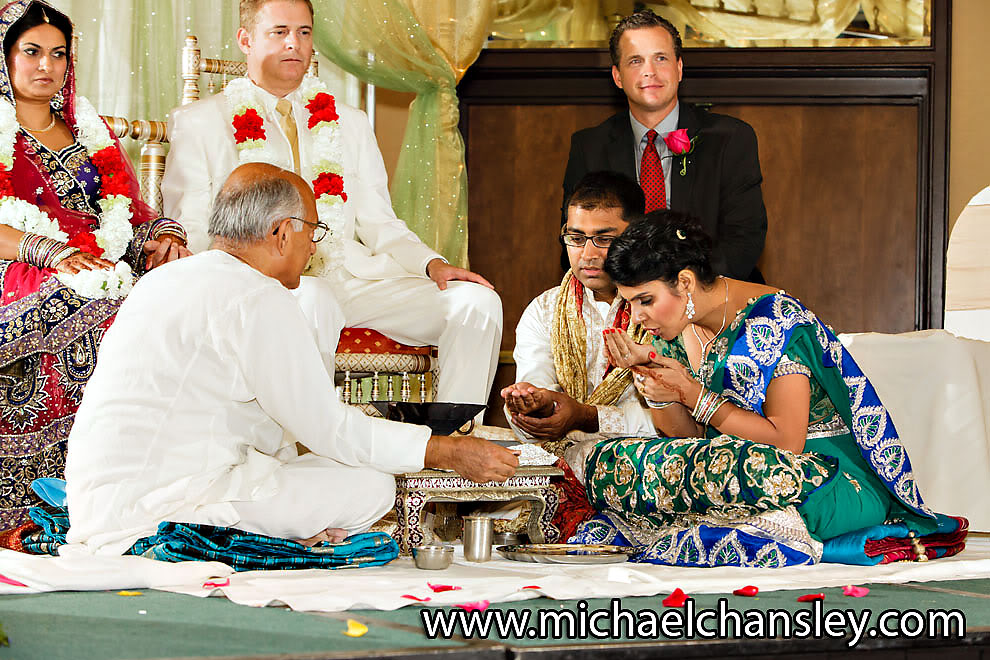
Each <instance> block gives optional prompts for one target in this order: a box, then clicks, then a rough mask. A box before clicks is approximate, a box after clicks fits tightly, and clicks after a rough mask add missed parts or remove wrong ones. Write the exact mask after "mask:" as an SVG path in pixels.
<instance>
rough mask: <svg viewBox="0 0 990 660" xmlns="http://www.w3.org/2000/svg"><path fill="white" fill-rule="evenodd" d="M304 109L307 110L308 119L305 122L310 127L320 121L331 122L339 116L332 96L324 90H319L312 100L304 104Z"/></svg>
mask: <svg viewBox="0 0 990 660" xmlns="http://www.w3.org/2000/svg"><path fill="white" fill-rule="evenodd" d="M306 109H307V110H309V121H308V122H307V123H308V125H309V128H310V129H312V128H313V127H314V126H316V125H317V124H319V123H320V122H322V121H326V122H331V121H337V120H338V119H339V118H340V116H339V115H338V114H337V104H336V102H335V101H334V98H333V96H331V95H330V94H327V93H326V92H320V93H319V94H317V95H316V96H314V97H313V100H312V101H310V102H309V103H307V104H306Z"/></svg>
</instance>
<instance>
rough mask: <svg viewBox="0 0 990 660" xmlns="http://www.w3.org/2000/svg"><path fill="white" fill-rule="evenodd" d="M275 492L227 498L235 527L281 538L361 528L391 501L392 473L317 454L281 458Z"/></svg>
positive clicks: (393, 483) (373, 520)
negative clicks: (249, 497) (258, 497)
mask: <svg viewBox="0 0 990 660" xmlns="http://www.w3.org/2000/svg"><path fill="white" fill-rule="evenodd" d="M275 479H276V481H277V482H278V493H276V494H275V495H274V496H272V497H270V498H268V499H264V500H259V501H253V502H248V501H235V502H231V504H232V505H233V506H234V510H236V511H237V513H238V514H239V515H240V517H241V520H240V522H238V523H237V524H236V525H235V527H237V528H238V529H243V530H245V531H248V532H255V533H258V534H266V535H268V536H275V537H278V538H286V539H308V538H310V537H311V536H315V535H316V534H319V533H320V532H322V531H323V530H325V529H328V528H330V527H339V528H341V529H345V530H347V532H348V534H357V533H358V532H363V531H366V530H367V529H368V528H369V527H371V525H372V524H374V523H375V522H377V521H378V520H380V519H381V518H382V516H384V515H385V514H386V513H388V511H389V510H390V509H391V508H392V507H393V506H394V505H395V477H393V476H392V475H391V474H386V473H384V472H380V471H378V470H376V469H374V468H371V467H352V466H350V465H343V464H341V463H338V462H336V461H334V460H331V459H329V458H324V457H323V456H317V455H316V454H303V455H302V456H299V457H297V458H294V459H291V460H288V461H286V462H285V463H284V464H283V465H282V466H281V467H279V468H278V469H277V470H276V472H275Z"/></svg>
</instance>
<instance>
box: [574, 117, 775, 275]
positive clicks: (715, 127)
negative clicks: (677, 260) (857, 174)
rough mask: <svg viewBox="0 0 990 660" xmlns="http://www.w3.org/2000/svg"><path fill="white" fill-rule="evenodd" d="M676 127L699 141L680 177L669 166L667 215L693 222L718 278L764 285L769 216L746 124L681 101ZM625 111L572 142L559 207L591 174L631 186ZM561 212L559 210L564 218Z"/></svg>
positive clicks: (676, 166) (677, 167) (631, 149)
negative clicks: (622, 179) (703, 235)
mask: <svg viewBox="0 0 990 660" xmlns="http://www.w3.org/2000/svg"><path fill="white" fill-rule="evenodd" d="M677 127H678V128H686V129H687V131H688V136H689V137H691V138H694V137H696V136H697V142H696V143H695V148H694V151H693V152H692V153H691V154H690V155H689V156H688V162H687V171H686V173H685V174H684V176H681V159H680V157H677V156H675V157H674V160H673V163H672V166H671V172H670V176H671V181H670V199H671V204H670V208H671V209H673V210H675V211H682V212H685V213H689V214H691V215H693V216H694V217H696V218H697V219H698V220H699V221H700V222H701V226H702V227H703V228H704V229H705V231H706V232H708V234H709V235H710V236H711V237H712V241H713V243H714V248H713V251H712V266H713V267H714V268H715V272H716V273H719V274H721V275H726V276H728V277H734V278H738V279H751V280H754V281H759V282H762V281H763V278H762V276H761V275H760V273H759V271H758V270H757V269H756V262H757V261H758V260H759V258H760V254H761V253H762V252H763V243H764V241H765V239H766V234H767V211H766V207H764V205H763V192H762V190H761V189H760V185H761V184H762V183H763V175H762V174H761V173H760V158H759V153H758V151H757V144H756V133H754V132H753V128H752V127H751V126H750V125H749V124H747V123H746V122H744V121H740V120H738V119H735V118H734V117H728V116H726V115H719V114H715V113H713V112H706V111H704V110H702V109H700V108H698V107H696V106H694V105H692V104H690V103H684V102H681V104H680V120H679V121H678V125H677ZM633 141H634V138H633V132H632V126H631V125H630V123H629V112H628V111H623V112H620V113H619V114H617V115H613V116H612V117H609V118H608V119H606V120H605V121H604V122H602V123H601V124H599V125H598V126H594V127H592V128H585V129H583V130H580V131H577V132H576V133H574V135H572V136H571V153H570V156H569V157H568V159H567V170H566V172H565V173H564V204H566V203H567V198H568V197H570V194H571V192H572V191H573V190H574V187H575V186H576V185H577V183H578V181H580V180H581V177H583V176H584V175H585V174H587V173H588V172H595V171H598V170H613V171H615V172H621V173H622V174H625V175H626V176H628V177H630V178H631V179H633V180H634V181H635V180H636V157H635V153H636V152H635V145H634V144H633ZM566 212H567V209H566V208H562V209H561V213H562V217H566Z"/></svg>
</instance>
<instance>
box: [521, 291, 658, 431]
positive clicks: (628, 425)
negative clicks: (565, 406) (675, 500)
mask: <svg viewBox="0 0 990 660" xmlns="http://www.w3.org/2000/svg"><path fill="white" fill-rule="evenodd" d="M559 291H560V287H559V286H556V287H554V288H552V289H549V290H547V291H544V292H543V293H541V294H540V295H538V296H537V297H536V298H534V299H533V300H532V302H530V303H529V305H528V306H527V307H526V310H525V311H524V312H523V313H522V316H521V317H520V319H519V325H517V326H516V347H515V349H514V350H513V352H512V357H513V359H514V360H515V362H516V382H527V383H530V384H532V385H535V386H537V387H543V388H546V389H548V390H553V391H556V392H560V391H562V389H561V386H560V382H559V380H558V378H557V370H556V369H555V368H554V364H553V352H552V351H551V348H550V345H551V339H550V335H551V331H552V329H553V312H554V307H555V306H556V304H557V296H558V293H559ZM621 304H622V299H621V298H620V297H619V296H616V297H615V300H613V301H612V304H611V305H610V304H608V303H603V302H598V301H596V300H595V297H594V293H593V292H592V291H591V290H590V289H588V288H587V287H585V289H584V307H583V308H582V310H581V311H582V314H583V316H584V327H585V330H586V332H587V336H586V337H585V342H586V346H587V351H586V363H585V365H586V369H587V374H588V384H587V393H588V394H589V395H590V394H591V393H592V392H593V391H594V390H595V388H596V387H598V385H599V384H600V383H601V382H602V380H603V379H604V378H605V369H606V368H607V367H608V363H607V360H606V359H605V345H604V339H603V337H602V330H604V329H605V328H608V327H611V325H612V323H613V322H614V320H615V315H616V313H617V312H618V311H619V307H620V305H621ZM596 408H597V409H598V432H599V433H600V434H602V435H606V436H610V437H620V436H626V435H628V436H639V435H642V436H652V435H655V434H656V431H655V430H654V428H653V421H652V418H651V417H650V414H649V411H648V410H647V409H646V407H645V403H644V402H643V400H642V399H641V398H640V396H639V393H638V392H637V391H636V388H635V387H633V386H632V385H630V386H629V387H627V388H626V391H625V392H623V393H622V396H621V397H619V399H618V401H616V403H615V405H612V406H596ZM509 423H510V424H511V420H510V422H509ZM513 428H514V429H515V431H516V433H517V434H518V435H520V436H521V437H525V438H528V437H529V435H528V434H526V433H525V432H524V431H522V430H521V429H519V428H517V427H515V426H513Z"/></svg>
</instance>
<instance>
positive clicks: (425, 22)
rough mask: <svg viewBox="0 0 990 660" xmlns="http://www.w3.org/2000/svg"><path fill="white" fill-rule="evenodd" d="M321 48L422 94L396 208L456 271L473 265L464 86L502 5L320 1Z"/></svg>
mask: <svg viewBox="0 0 990 660" xmlns="http://www.w3.org/2000/svg"><path fill="white" fill-rule="evenodd" d="M314 4H315V5H316V21H315V25H314V26H313V27H314V37H315V41H316V46H317V48H318V49H319V50H320V52H322V53H324V54H325V55H326V56H327V58H328V59H330V60H331V61H333V62H335V63H336V64H337V65H339V66H340V67H342V68H343V69H345V70H347V71H348V72H350V73H353V74H354V75H356V76H357V77H358V78H360V79H361V80H364V81H366V82H370V83H372V84H374V85H377V86H379V87H385V88H387V89H395V90H398V91H404V92H414V93H415V94H416V98H415V99H414V100H413V102H412V105H411V106H410V108H409V121H408V123H407V124H406V132H405V138H404V140H403V146H402V152H401V153H400V155H399V163H398V166H397V167H396V171H395V175H394V177H393V180H392V185H391V192H392V206H393V207H394V208H395V211H396V213H397V214H398V216H399V217H400V218H402V219H403V220H405V221H406V223H407V224H408V225H409V227H410V229H412V230H413V231H415V232H416V233H417V234H418V235H419V237H420V238H421V239H422V240H423V241H424V242H425V243H426V244H427V245H430V246H431V247H433V248H434V249H435V250H437V251H438V252H440V253H441V254H442V255H443V256H444V257H446V258H447V260H448V261H450V262H451V263H452V264H456V265H461V266H466V265H467V245H468V244H467V229H468V227H467V171H466V168H465V164H464V141H463V140H462V139H461V134H460V132H459V131H458V127H457V123H458V118H459V113H458V107H457V93H456V91H455V86H456V85H457V81H458V80H460V77H461V75H463V73H464V71H466V70H467V68H468V67H469V66H470V65H471V63H472V62H474V60H475V58H477V56H478V53H479V52H480V51H481V47H482V45H483V44H484V41H485V38H486V37H487V34H488V30H489V28H490V25H491V21H492V19H493V17H494V0H315V2H314Z"/></svg>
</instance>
